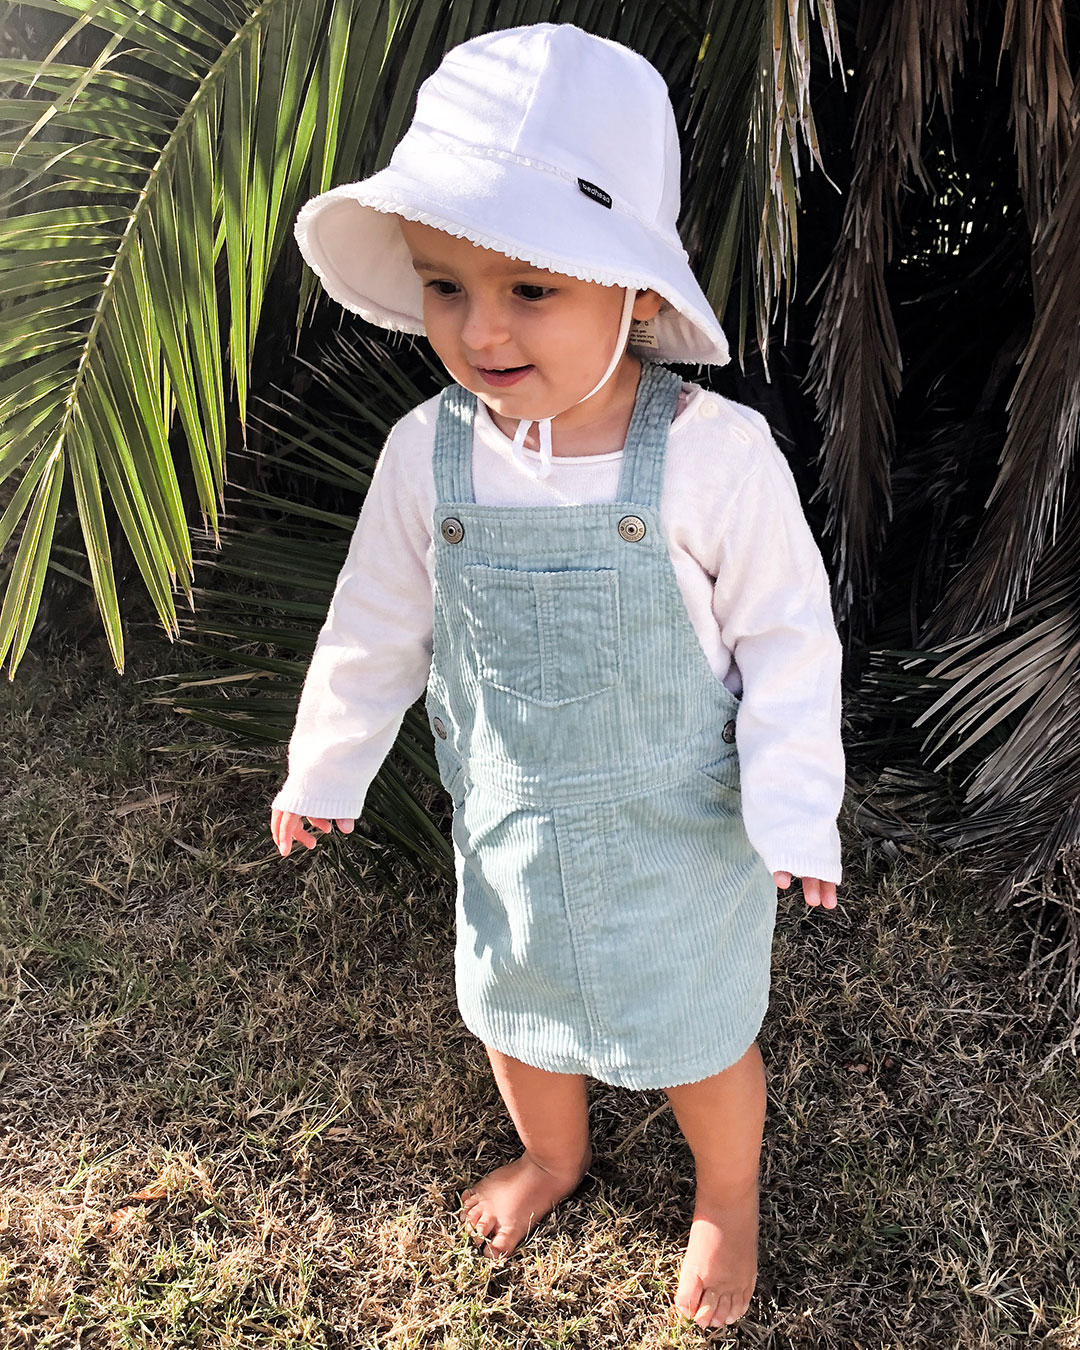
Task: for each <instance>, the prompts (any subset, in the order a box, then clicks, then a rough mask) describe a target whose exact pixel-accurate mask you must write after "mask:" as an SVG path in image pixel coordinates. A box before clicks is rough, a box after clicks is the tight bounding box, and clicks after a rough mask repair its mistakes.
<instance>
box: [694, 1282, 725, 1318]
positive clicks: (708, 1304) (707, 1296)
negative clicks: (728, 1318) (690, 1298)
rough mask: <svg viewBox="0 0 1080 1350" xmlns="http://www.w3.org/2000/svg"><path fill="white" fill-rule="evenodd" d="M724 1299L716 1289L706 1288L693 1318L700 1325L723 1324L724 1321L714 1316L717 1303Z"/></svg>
mask: <svg viewBox="0 0 1080 1350" xmlns="http://www.w3.org/2000/svg"><path fill="white" fill-rule="evenodd" d="M723 1301H724V1300H723V1299H721V1298H720V1296H719V1295H718V1294H717V1293H716V1291H715V1290H714V1289H706V1290H705V1291H704V1293H703V1294H702V1295H701V1302H700V1303H699V1304H698V1305H697V1309H696V1310H695V1312H694V1315H693V1318H692V1320H693V1321H694V1322H696V1323H697V1324H698V1326H699V1327H714V1326H723V1323H722V1322H717V1321H716V1320H715V1317H714V1314H715V1313H716V1311H717V1305H718V1304H719V1303H722V1302H723Z"/></svg>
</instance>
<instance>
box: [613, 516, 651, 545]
mask: <svg viewBox="0 0 1080 1350" xmlns="http://www.w3.org/2000/svg"><path fill="white" fill-rule="evenodd" d="M619 533H620V534H621V535H622V537H623V538H624V539H625V540H626V541H627V543H630V544H636V543H637V541H638V540H639V539H644V538H645V522H644V521H643V520H642V519H641V517H640V516H623V518H622V520H620V521H619Z"/></svg>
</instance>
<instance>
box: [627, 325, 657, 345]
mask: <svg viewBox="0 0 1080 1350" xmlns="http://www.w3.org/2000/svg"><path fill="white" fill-rule="evenodd" d="M630 343H631V346H634V347H659V345H660V344H659V342H657V340H656V334H655V333H654V332H653V321H652V319H634V320H633V321H632V322H631V324H630Z"/></svg>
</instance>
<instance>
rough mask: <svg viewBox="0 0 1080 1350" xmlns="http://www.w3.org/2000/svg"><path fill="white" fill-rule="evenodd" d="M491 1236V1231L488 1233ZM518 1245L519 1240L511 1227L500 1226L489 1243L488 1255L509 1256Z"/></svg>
mask: <svg viewBox="0 0 1080 1350" xmlns="http://www.w3.org/2000/svg"><path fill="white" fill-rule="evenodd" d="M488 1236H489V1237H490V1236H491V1235H490V1233H489V1234H488ZM516 1246H517V1241H516V1239H515V1238H514V1235H513V1233H512V1232H511V1230H510V1229H509V1228H505V1227H500V1228H499V1229H498V1231H497V1232H496V1234H495V1236H494V1237H492V1238H491V1241H490V1242H489V1243H488V1245H487V1248H486V1251H487V1254H488V1256H508V1255H509V1254H510V1252H512V1251H513V1250H514V1248H515V1247H516Z"/></svg>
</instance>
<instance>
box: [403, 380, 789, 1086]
mask: <svg viewBox="0 0 1080 1350" xmlns="http://www.w3.org/2000/svg"><path fill="white" fill-rule="evenodd" d="M680 384H681V380H680V379H679V377H678V376H677V375H676V374H675V373H674V372H672V371H670V370H668V369H666V368H665V367H663V366H659V365H656V364H643V365H642V368H641V374H640V377H639V382H638V389H637V396H636V399H635V404H634V411H633V415H632V417H631V421H630V427H629V430H628V432H627V437H626V445H625V451H624V460H623V468H622V478H621V481H620V487H619V493H618V500H617V501H616V502H614V503H611V504H606V505H591V506H564V507H495V506H478V505H477V504H476V503H475V500H474V496H473V491H472V478H471V456H472V420H473V416H474V413H475V407H476V403H475V396H474V395H473V394H471V393H469V392H468V391H466V390H465V389H463V388H461V386H459V385H457V384H452V385H450V386H449V387H448V388H447V389H446V390H445V391H444V392H443V395H442V397H441V399H440V405H439V415H438V422H437V427H436V434H435V447H434V473H435V489H436V502H437V504H436V508H435V517H434V535H435V540H436V553H435V580H434V591H435V628H434V634H433V652H432V664H431V673H430V677H429V681H428V694H427V708H428V715H429V718H430V721H431V725H432V729H433V731H434V733H435V751H436V757H437V759H438V763H439V769H440V773H441V775H442V780H443V783H444V785H445V786H446V788H447V790H448V791H449V793H450V796H451V799H452V802H453V807H454V822H453V839H454V847H455V857H456V866H457V901H456V918H457V937H456V946H455V960H454V964H455V980H456V988H457V998H458V1007H459V1009H460V1012H461V1016H462V1019H463V1020H464V1022H465V1025H466V1026H467V1027H468V1028H469V1030H470V1031H472V1032H473V1034H474V1035H476V1036H478V1037H480V1039H481V1040H482V1041H484V1043H485V1044H487V1045H490V1046H492V1047H493V1048H494V1049H496V1050H499V1051H502V1052H503V1053H504V1054H508V1055H512V1056H513V1057H514V1058H516V1059H520V1060H522V1061H524V1062H525V1063H527V1064H532V1065H535V1066H536V1067H538V1068H543V1069H550V1070H554V1071H556V1072H560V1073H587V1074H589V1075H591V1076H592V1077H595V1078H598V1079H600V1080H602V1081H604V1082H608V1083H615V1084H618V1085H620V1086H623V1087H630V1088H657V1087H670V1086H674V1085H676V1084H678V1083H688V1082H696V1081H698V1080H699V1079H702V1078H707V1077H709V1076H711V1075H712V1074H714V1073H719V1072H720V1071H721V1070H722V1069H724V1068H727V1067H728V1066H729V1065H731V1064H733V1063H734V1062H735V1061H736V1060H738V1059H739V1058H741V1056H742V1055H743V1054H744V1053H745V1051H746V1050H747V1049H748V1048H749V1046H750V1045H751V1044H752V1042H753V1040H754V1038H755V1036H756V1035H757V1032H758V1030H759V1028H760V1026H761V1022H762V1020H763V1018H764V1015H765V1011H766V1008H767V1005H768V994H769V982H770V981H769V976H770V958H771V948H772V935H773V926H774V922H775V917H776V886H775V884H774V882H773V879H772V876H771V875H770V873H769V872H768V870H767V869H766V867H765V865H764V863H763V862H762V860H761V858H760V856H759V855H758V853H757V852H756V850H755V849H754V848H753V847H752V845H751V844H750V841H749V839H748V838H747V835H746V830H745V828H744V825H743V820H742V810H741V806H740V793H739V762H738V751H737V745H736V736H735V732H736V723H737V717H738V709H739V700H738V699H736V698H735V696H734V695H733V694H732V693H731V692H730V691H729V690H728V689H727V688H726V687H725V686H724V684H723V683H722V682H721V681H719V680H717V679H716V677H715V676H714V674H713V672H712V669H711V668H710V666H709V663H708V661H707V659H706V657H705V654H704V652H703V651H702V648H701V644H700V642H699V641H698V639H697V635H696V634H695V632H694V629H693V626H692V624H691V622H690V619H689V616H688V614H687V611H686V606H685V603H684V601H683V598H682V594H681V592H680V590H679V585H678V580H677V578H676V576H675V572H674V568H673V567H672V564H671V560H670V556H669V554H668V550H667V546H666V543H665V540H664V537H663V534H662V530H661V524H660V511H659V504H660V492H661V487H662V483H663V474H664V458H665V451H666V448H667V439H668V434H669V429H670V425H671V418H672V414H673V411H674V407H675V402H676V399H677V398H678V393H679V387H680ZM642 527H644V528H643V530H642Z"/></svg>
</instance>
